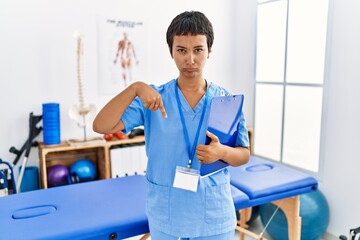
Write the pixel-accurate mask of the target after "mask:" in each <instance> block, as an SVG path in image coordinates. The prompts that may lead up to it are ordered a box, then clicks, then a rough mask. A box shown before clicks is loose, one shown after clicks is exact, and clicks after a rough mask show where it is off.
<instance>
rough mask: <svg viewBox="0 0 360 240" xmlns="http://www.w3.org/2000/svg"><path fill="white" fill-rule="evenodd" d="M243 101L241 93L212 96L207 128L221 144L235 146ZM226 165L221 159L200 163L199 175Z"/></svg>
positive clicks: (207, 140)
mask: <svg viewBox="0 0 360 240" xmlns="http://www.w3.org/2000/svg"><path fill="white" fill-rule="evenodd" d="M243 102H244V95H243V94H239V95H231V96H221V97H214V98H212V100H211V103H210V113H209V117H208V123H207V130H208V131H209V132H211V133H213V134H215V135H216V136H217V137H218V138H219V140H220V142H221V144H224V145H227V146H231V147H234V146H235V144H236V138H237V134H238V125H239V123H240V116H241V112H242V107H243ZM209 142H210V139H209V138H208V137H206V142H205V144H209ZM227 166H229V164H228V163H226V162H224V161H222V160H218V161H216V162H213V163H210V164H202V165H201V168H200V175H201V176H202V177H205V176H207V175H209V174H213V173H215V172H217V171H220V170H221V169H223V168H225V167H227Z"/></svg>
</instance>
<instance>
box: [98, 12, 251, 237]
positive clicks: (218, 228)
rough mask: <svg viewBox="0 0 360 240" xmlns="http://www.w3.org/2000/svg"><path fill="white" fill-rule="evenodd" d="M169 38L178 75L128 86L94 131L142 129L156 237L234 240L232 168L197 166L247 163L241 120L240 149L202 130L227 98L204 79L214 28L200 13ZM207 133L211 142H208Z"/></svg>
mask: <svg viewBox="0 0 360 240" xmlns="http://www.w3.org/2000/svg"><path fill="white" fill-rule="evenodd" d="M166 39H167V44H168V46H169V50H170V54H171V57H172V58H173V59H174V61H175V64H176V66H177V68H178V69H179V76H178V77H177V78H175V79H172V80H170V81H169V82H167V83H165V84H163V85H160V86H153V85H148V84H146V83H143V82H135V83H133V84H131V85H130V86H129V87H128V88H126V89H125V90H124V91H122V92H121V93H119V94H118V95H117V96H115V97H114V98H113V99H112V100H110V101H109V102H108V103H107V104H106V105H105V106H104V108H103V109H102V110H101V111H100V112H99V114H98V115H97V117H96V119H95V120H94V124H93V129H94V131H96V132H99V133H112V132H117V131H119V130H123V131H124V132H129V131H130V130H132V129H133V128H134V127H137V126H144V131H145V141H146V153H147V157H148V165H147V172H146V177H147V216H148V220H149V227H150V235H151V239H152V240H162V239H166V240H168V239H169V240H171V239H174V240H175V239H176V240H177V239H194V240H195V239H196V240H201V239H207V240H210V239H214V240H215V239H216V240H222V239H224V240H230V239H233V237H234V228H235V226H236V216H235V209H234V205H233V202H232V197H231V192H230V183H229V182H230V181H229V174H228V171H227V169H226V168H225V169H223V170H221V171H219V172H216V173H214V174H211V175H209V176H206V177H199V169H200V166H201V164H209V163H212V162H214V161H217V160H219V159H222V160H224V161H226V162H227V163H229V164H230V165H232V166H239V165H242V164H244V163H246V162H247V161H248V160H249V156H250V153H249V150H248V146H249V141H248V135H247V129H246V127H245V119H244V115H243V113H242V114H241V121H240V124H239V126H238V136H237V140H236V147H229V146H225V145H222V144H221V143H220V142H219V140H218V138H217V136H215V135H214V134H212V133H210V132H208V131H206V129H205V128H206V121H205V120H204V119H207V115H208V111H207V110H208V109H209V102H210V100H211V99H212V98H213V97H214V96H222V95H230V93H229V92H228V91H227V90H225V89H224V88H222V87H220V86H217V85H216V84H214V83H210V82H208V81H206V80H205V79H204V77H203V69H204V66H205V64H206V61H207V59H208V58H209V56H210V52H211V47H212V44H213V40H214V34H213V28H212V24H211V22H210V21H209V20H208V19H207V17H206V16H205V15H204V14H203V13H201V12H197V11H190V12H183V13H181V14H179V15H178V16H176V17H175V18H174V19H173V21H172V22H171V24H170V26H169V27H168V30H167V34H166ZM206 136H207V137H209V138H210V139H211V141H210V143H209V144H208V145H204V143H205V138H206Z"/></svg>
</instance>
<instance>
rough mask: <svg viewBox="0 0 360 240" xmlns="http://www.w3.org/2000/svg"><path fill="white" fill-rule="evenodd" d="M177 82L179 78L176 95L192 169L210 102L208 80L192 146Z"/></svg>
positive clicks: (189, 163) (189, 165)
mask: <svg viewBox="0 0 360 240" xmlns="http://www.w3.org/2000/svg"><path fill="white" fill-rule="evenodd" d="M177 82H178V80H177V79H176V82H175V95H176V101H177V106H178V109H179V114H180V118H181V125H182V127H183V132H184V136H185V142H186V146H187V149H188V154H189V162H188V165H187V168H188V169H190V167H191V163H192V160H193V159H194V155H195V148H196V145H197V142H198V139H199V135H200V128H201V125H202V122H203V120H204V115H205V111H206V106H207V102H208V90H207V81H206V80H205V84H206V90H205V104H204V106H203V110H202V113H201V117H200V122H199V126H198V128H197V131H196V135H195V139H194V143H193V145H192V147H191V146H190V139H189V134H188V131H187V128H186V124H185V119H184V114H183V112H182V110H181V103H180V98H179V90H178V86H177Z"/></svg>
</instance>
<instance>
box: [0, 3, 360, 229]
mask: <svg viewBox="0 0 360 240" xmlns="http://www.w3.org/2000/svg"><path fill="white" fill-rule="evenodd" d="M330 1H331V5H332V7H331V12H330V19H331V23H330V26H331V28H330V30H329V39H330V41H329V46H328V59H327V60H328V62H327V64H328V70H327V72H326V75H327V77H326V78H327V79H326V81H327V86H326V89H325V99H324V100H325V111H324V118H325V121H324V126H323V130H324V132H323V134H324V135H323V136H324V138H323V145H322V156H321V158H322V161H323V165H322V174H321V176H320V178H319V186H320V189H321V190H322V191H323V192H324V194H325V196H326V197H327V200H328V202H329V204H330V208H331V221H330V225H329V228H328V231H329V232H330V233H332V234H333V235H335V236H338V235H340V234H347V233H348V230H349V228H351V227H357V226H359V224H360V207H359V205H358V203H357V200H358V199H360V191H358V190H357V189H358V184H359V177H358V176H359V174H358V171H359V169H360V161H359V160H358V157H357V154H356V149H357V147H358V146H359V143H360V141H359V137H358V134H359V133H360V129H359V128H360V127H359V123H360V110H359V107H357V106H355V104H356V103H359V102H360V94H359V92H360V59H359V58H360V24H359V23H360V14H358V9H360V2H359V1H357V0H347V1H342V0H330ZM164 9H166V10H164ZM191 9H193V10H201V11H203V12H204V13H205V14H206V15H208V17H209V18H210V19H211V20H212V22H213V25H214V28H215V43H214V47H213V53H212V54H211V58H210V59H209V61H208V65H207V69H206V71H207V74H206V78H207V79H208V80H210V81H213V82H216V83H219V84H221V85H223V86H225V87H227V88H229V90H231V91H233V92H234V93H240V92H243V93H245V95H246V101H245V115H246V118H247V123H248V125H249V126H252V123H253V107H254V104H253V93H254V90H253V87H254V82H253V81H254V72H255V70H254V69H255V39H256V36H255V30H256V1H255V0H240V1H239V0H226V1H222V0H213V1H206V0H187V1H180V0H179V1H166V0H153V1H146V0H133V1H119V0H118V1H116V0H104V1H85V0H78V1H70V0H63V1H44V0H30V1H25V0H2V1H1V2H0V110H1V119H0V123H1V124H0V133H1V137H0V157H1V158H2V159H4V160H8V161H12V160H13V159H14V157H15V155H13V154H11V153H9V151H8V150H9V148H10V147H11V146H15V147H17V148H20V147H21V146H22V144H23V143H24V141H25V140H26V138H27V134H28V116H29V113H30V112H34V114H39V115H40V114H42V113H41V104H42V103H44V102H59V103H60V107H61V134H62V138H63V139H69V138H82V130H81V129H80V128H78V127H77V126H76V124H75V123H74V122H73V121H72V120H70V119H69V117H68V110H69V108H70V106H71V105H72V104H74V103H76V101H77V95H76V91H77V82H76V72H75V71H76V69H75V67H76V64H75V61H76V55H75V49H76V44H75V40H74V38H73V33H74V31H76V30H79V31H82V32H83V33H84V34H85V49H86V51H85V82H86V87H85V91H86V96H87V99H88V102H90V103H94V104H96V105H97V106H98V108H99V109H100V108H101V107H102V106H103V104H105V103H106V102H107V101H108V100H109V99H110V98H111V97H112V96H104V95H100V94H99V91H98V86H99V84H98V53H97V47H98V45H97V43H98V36H97V28H96V24H97V22H96V19H97V17H98V16H105V17H115V18H127V17H130V18H137V19H141V20H143V21H144V22H145V24H146V25H147V26H148V39H144V44H145V45H146V46H147V47H148V54H149V59H148V77H147V79H144V80H145V81H148V82H152V83H155V84H157V83H161V82H165V81H167V80H169V79H171V78H173V77H176V75H177V70H176V68H175V65H174V63H173V61H172V59H171V58H170V56H169V53H168V50H167V46H166V41H165V32H166V29H167V26H168V24H169V23H170V21H171V19H172V18H173V17H174V16H175V15H176V14H178V13H180V12H182V11H183V10H191ZM89 131H90V130H89ZM90 134H91V135H92V136H97V135H96V134H95V133H91V132H90ZM38 140H40V141H41V140H42V136H40V137H39V138H38ZM37 154H38V153H37V149H36V148H33V149H32V152H31V155H30V164H35V165H36V164H38V157H37Z"/></svg>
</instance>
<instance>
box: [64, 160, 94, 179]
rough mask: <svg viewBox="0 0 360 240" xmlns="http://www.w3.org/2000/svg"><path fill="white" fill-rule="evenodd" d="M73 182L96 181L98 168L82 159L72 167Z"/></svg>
mask: <svg viewBox="0 0 360 240" xmlns="http://www.w3.org/2000/svg"><path fill="white" fill-rule="evenodd" d="M70 175H71V178H72V180H71V182H72V183H76V182H87V181H92V180H95V179H96V167H95V165H94V163H93V162H92V161H90V160H88V159H80V160H77V161H76V162H74V163H73V164H72V165H71V167H70Z"/></svg>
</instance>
